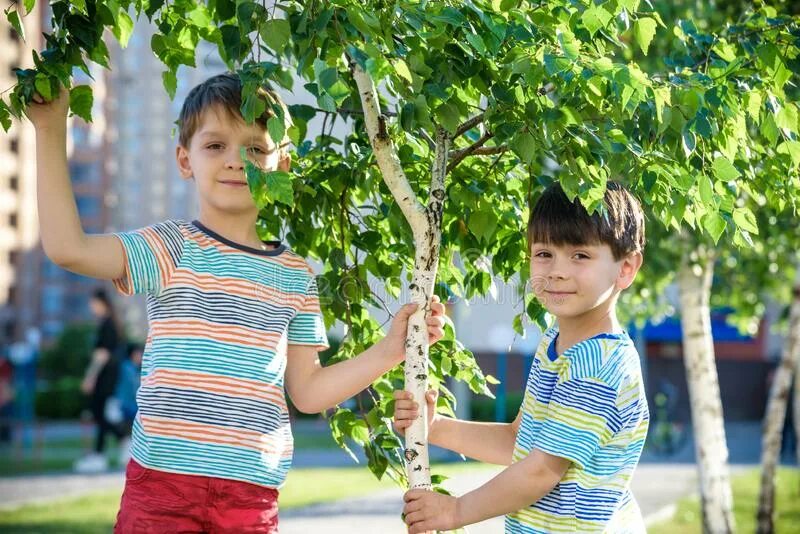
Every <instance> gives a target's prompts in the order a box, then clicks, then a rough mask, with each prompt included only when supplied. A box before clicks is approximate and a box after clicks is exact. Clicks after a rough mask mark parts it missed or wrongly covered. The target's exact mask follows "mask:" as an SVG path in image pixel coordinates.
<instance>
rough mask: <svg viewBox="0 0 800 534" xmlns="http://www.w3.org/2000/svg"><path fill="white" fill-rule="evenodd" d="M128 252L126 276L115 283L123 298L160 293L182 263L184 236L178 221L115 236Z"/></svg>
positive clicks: (126, 254)
mask: <svg viewBox="0 0 800 534" xmlns="http://www.w3.org/2000/svg"><path fill="white" fill-rule="evenodd" d="M114 235H116V236H117V238H118V239H119V240H120V242H121V243H122V248H123V250H124V251H125V274H124V275H123V276H122V278H119V279H117V280H114V287H116V288H117V290H118V291H119V292H120V293H122V294H123V295H137V294H142V293H154V294H157V293H158V292H159V291H161V289H163V288H164V287H165V286H166V285H167V283H168V282H169V279H170V276H171V275H172V273H173V271H174V270H175V268H176V267H177V265H178V263H179V262H180V258H181V254H182V253H183V246H184V240H185V238H184V235H183V232H182V231H181V226H180V223H179V222H176V221H166V222H162V223H158V224H154V225H152V226H147V227H145V228H141V229H139V230H134V231H132V232H121V233H118V234H114Z"/></svg>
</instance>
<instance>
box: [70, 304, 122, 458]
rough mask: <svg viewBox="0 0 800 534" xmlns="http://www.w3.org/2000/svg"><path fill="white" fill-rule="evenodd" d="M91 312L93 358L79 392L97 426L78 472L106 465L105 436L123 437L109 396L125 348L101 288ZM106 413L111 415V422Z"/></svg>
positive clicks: (119, 439) (114, 317) (120, 438)
mask: <svg viewBox="0 0 800 534" xmlns="http://www.w3.org/2000/svg"><path fill="white" fill-rule="evenodd" d="M89 306H90V307H91V310H92V314H93V315H94V316H95V317H96V318H97V319H98V328H97V336H96V338H95V343H94V349H93V350H92V358H91V361H90V362H89V366H88V367H87V369H86V375H85V376H84V379H83V382H82V383H81V391H82V392H83V393H85V394H86V395H88V397H89V410H90V411H91V414H92V419H93V420H94V423H95V425H96V436H95V445H94V450H93V451H92V452H91V453H90V454H88V455H86V456H84V457H83V458H81V459H79V460H78V461H76V462H75V466H74V468H75V471H77V472H79V473H97V472H101V471H105V470H106V469H107V468H108V459H107V458H106V456H105V446H106V437H107V436H108V434H114V436H116V438H117V440H118V442H119V443H120V445H122V440H123V438H124V437H125V432H124V431H123V430H122V428H121V426H120V423H121V421H122V419H121V417H114V416H113V412H114V410H113V409H111V410H109V409H108V408H109V407H108V404H109V399H111V398H112V395H113V394H114V391H115V390H116V387H117V380H118V377H119V365H120V357H119V353H120V351H121V350H122V349H123V348H124V345H123V339H122V332H121V330H120V328H119V323H118V321H117V316H116V313H115V311H114V306H113V304H112V302H111V299H110V298H109V296H108V293H106V291H105V290H103V289H97V290H95V292H94V293H93V294H92V298H91V300H90V301H89ZM108 415H112V419H114V420H113V421H110V420H109V418H108Z"/></svg>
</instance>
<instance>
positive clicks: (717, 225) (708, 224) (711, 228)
mask: <svg viewBox="0 0 800 534" xmlns="http://www.w3.org/2000/svg"><path fill="white" fill-rule="evenodd" d="M726 226H727V222H725V219H724V218H723V217H722V216H721V215H720V214H719V213H717V212H712V213H709V214H707V215H706V216H705V217H703V228H705V229H706V232H708V235H710V236H711V238H712V239H713V240H714V243H717V242H719V238H720V237H722V234H723V233H724V232H725V227H726Z"/></svg>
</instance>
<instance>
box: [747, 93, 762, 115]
mask: <svg viewBox="0 0 800 534" xmlns="http://www.w3.org/2000/svg"><path fill="white" fill-rule="evenodd" d="M744 98H745V105H746V106H747V113H749V114H750V116H751V117H752V118H753V120H754V121H758V117H759V113H760V111H761V93H760V92H759V91H756V90H752V91H750V92H749V93H747V94H746V95H745V97H744Z"/></svg>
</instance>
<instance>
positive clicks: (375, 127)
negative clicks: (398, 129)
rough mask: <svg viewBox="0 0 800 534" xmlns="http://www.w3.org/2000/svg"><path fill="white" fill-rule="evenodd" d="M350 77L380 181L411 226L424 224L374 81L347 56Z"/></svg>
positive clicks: (418, 203) (417, 201) (422, 208)
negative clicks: (387, 127) (387, 123)
mask: <svg viewBox="0 0 800 534" xmlns="http://www.w3.org/2000/svg"><path fill="white" fill-rule="evenodd" d="M348 59H350V58H348ZM350 68H351V69H352V71H353V79H355V82H356V85H357V86H358V93H359V96H360V97H361V107H362V109H363V110H364V124H365V125H366V128H367V135H368V136H369V141H370V144H371V145H372V151H373V152H374V154H375V159H376V161H377V163H378V167H379V168H380V170H381V174H382V175H383V181H384V182H386V185H387V186H388V187H389V190H390V191H391V192H392V196H394V198H395V200H397V203H398V204H399V205H400V209H401V210H402V211H403V215H405V217H406V219H407V220H408V222H409V224H410V225H411V227H412V228H413V229H417V228H420V227H422V226H423V225H425V207H424V206H423V205H422V203H420V201H419V200H417V195H416V193H415V192H414V190H413V189H412V188H411V185H410V184H409V183H408V178H407V177H406V174H405V172H404V171H403V167H402V166H401V165H400V159H399V158H398V157H397V150H396V149H395V146H394V144H393V143H392V140H391V138H390V137H389V134H388V132H387V130H386V116H385V115H382V114H381V110H380V104H379V101H378V93H377V91H376V89H375V83H374V82H373V81H372V78H370V76H369V74H367V73H366V72H365V71H364V69H362V68H361V67H360V66H359V65H358V63H356V62H355V61H353V60H352V59H350Z"/></svg>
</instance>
